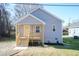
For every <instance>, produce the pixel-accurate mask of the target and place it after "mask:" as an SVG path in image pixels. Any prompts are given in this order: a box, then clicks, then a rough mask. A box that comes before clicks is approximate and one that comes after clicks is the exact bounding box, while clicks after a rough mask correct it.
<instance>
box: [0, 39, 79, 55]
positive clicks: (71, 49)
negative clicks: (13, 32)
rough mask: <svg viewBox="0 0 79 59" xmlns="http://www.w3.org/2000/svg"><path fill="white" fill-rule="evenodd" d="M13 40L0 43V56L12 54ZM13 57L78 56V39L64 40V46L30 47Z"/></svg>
mask: <svg viewBox="0 0 79 59" xmlns="http://www.w3.org/2000/svg"><path fill="white" fill-rule="evenodd" d="M14 48H15V40H14V39H12V40H11V38H10V40H9V41H6V40H5V41H0V55H11V54H13V53H14V52H17V51H18V50H17V51H14V50H13V49H14ZM15 56H79V39H73V38H64V45H47V46H45V47H41V46H32V47H28V48H27V49H23V50H22V51H20V52H19V53H17V54H15Z"/></svg>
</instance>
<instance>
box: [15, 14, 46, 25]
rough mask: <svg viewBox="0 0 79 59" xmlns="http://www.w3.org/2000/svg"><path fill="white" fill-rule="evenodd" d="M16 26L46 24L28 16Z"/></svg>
mask: <svg viewBox="0 0 79 59" xmlns="http://www.w3.org/2000/svg"><path fill="white" fill-rule="evenodd" d="M16 24H45V23H44V22H43V21H42V20H40V19H38V18H37V17H35V16H33V15H31V14H28V15H26V16H24V17H23V18H21V19H20V20H19V21H18V22H17V23H16Z"/></svg>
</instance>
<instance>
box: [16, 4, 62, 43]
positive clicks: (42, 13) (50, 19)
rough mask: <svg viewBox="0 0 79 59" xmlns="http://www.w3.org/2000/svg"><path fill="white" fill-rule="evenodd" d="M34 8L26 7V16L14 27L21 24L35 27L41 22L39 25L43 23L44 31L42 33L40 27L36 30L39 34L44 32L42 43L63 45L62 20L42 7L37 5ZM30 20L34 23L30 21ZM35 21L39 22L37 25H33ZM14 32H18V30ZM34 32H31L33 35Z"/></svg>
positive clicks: (31, 6)
mask: <svg viewBox="0 0 79 59" xmlns="http://www.w3.org/2000/svg"><path fill="white" fill-rule="evenodd" d="M35 6H36V7H35ZM35 6H34V5H31V4H30V5H28V8H29V9H28V10H29V12H27V15H26V16H24V17H22V18H21V20H20V21H18V22H17V23H16V25H23V24H29V25H32V24H35V25H34V26H37V24H39V22H41V24H42V23H44V30H43V31H42V29H39V28H40V26H39V28H38V29H39V30H40V31H39V33H40V32H44V33H43V34H44V40H42V41H44V43H52V44H57V43H59V44H63V38H62V33H63V30H62V20H61V19H59V18H58V17H56V16H55V15H53V14H51V13H49V12H48V11H46V10H45V9H44V8H43V6H42V7H39V5H35ZM33 7H34V8H33ZM26 8H27V7H26ZM30 8H31V9H30ZM32 19H33V20H34V21H31V20H32ZM24 20H25V21H24ZM28 20H29V21H28ZM37 20H39V21H38V22H37V23H35V22H36V21H37ZM21 22H22V23H21ZM34 28H35V27H34ZM36 29H37V27H36V28H35V30H36ZM16 30H18V28H17V29H16ZM30 30H31V29H30ZM35 30H33V33H34V32H35V33H37V31H35ZM20 33H21V32H20ZM22 34H23V33H22ZM29 36H30V35H29ZM39 36H40V35H39ZM29 40H30V39H29Z"/></svg>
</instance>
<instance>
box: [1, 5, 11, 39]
mask: <svg viewBox="0 0 79 59" xmlns="http://www.w3.org/2000/svg"><path fill="white" fill-rule="evenodd" d="M5 5H6V4H0V36H1V37H5V36H10V31H11V21H10V20H9V17H10V13H9V12H8V11H7V10H6V8H5Z"/></svg>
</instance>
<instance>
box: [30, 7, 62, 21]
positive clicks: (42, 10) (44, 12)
mask: <svg viewBox="0 0 79 59" xmlns="http://www.w3.org/2000/svg"><path fill="white" fill-rule="evenodd" d="M37 11H38V13H36V12H37ZM39 11H41V12H43V14H47V15H48V17H54V18H55V19H57V20H59V21H62V20H61V19H60V18H58V17H57V16H55V15H53V14H51V13H49V12H48V11H47V10H45V9H43V8H38V9H36V10H33V11H32V12H31V14H32V15H34V13H36V14H37V15H34V16H36V17H38V18H39V19H42V18H46V19H47V17H46V16H44V15H42V16H43V17H42V18H41V16H38V15H39V14H40V12H39Z"/></svg>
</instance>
